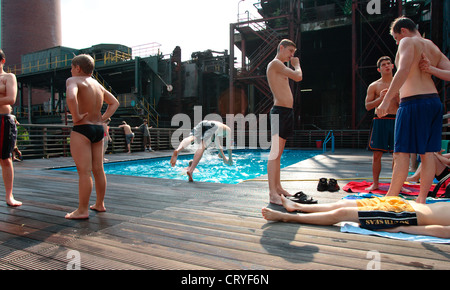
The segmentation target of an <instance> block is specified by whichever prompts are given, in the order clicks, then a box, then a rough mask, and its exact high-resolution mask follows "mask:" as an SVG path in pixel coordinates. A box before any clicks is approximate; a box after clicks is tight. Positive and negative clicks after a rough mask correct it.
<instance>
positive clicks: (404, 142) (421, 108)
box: [394, 94, 443, 154]
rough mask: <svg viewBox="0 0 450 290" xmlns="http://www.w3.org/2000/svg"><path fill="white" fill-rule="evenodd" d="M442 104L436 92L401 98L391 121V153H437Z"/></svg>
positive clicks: (440, 137) (439, 143)
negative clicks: (393, 130)
mask: <svg viewBox="0 0 450 290" xmlns="http://www.w3.org/2000/svg"><path fill="white" fill-rule="evenodd" d="M442 117H443V107H442V103H441V100H440V98H439V95H438V94H425V95H416V96H411V97H405V98H402V99H401V101H400V106H399V108H398V111H397V118H396V122H395V145H394V152H402V153H417V154H425V153H426V152H439V151H440V150H441V140H442Z"/></svg>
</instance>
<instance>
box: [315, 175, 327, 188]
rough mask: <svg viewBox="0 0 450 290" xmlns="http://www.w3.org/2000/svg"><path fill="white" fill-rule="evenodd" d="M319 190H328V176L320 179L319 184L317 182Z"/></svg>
mask: <svg viewBox="0 0 450 290" xmlns="http://www.w3.org/2000/svg"><path fill="white" fill-rule="evenodd" d="M317 190H318V191H326V190H328V182H327V179H326V178H321V179H319V184H317Z"/></svg>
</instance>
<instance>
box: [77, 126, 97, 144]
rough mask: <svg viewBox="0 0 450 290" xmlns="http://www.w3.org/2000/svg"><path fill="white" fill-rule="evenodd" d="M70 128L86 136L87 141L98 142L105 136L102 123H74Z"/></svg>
mask: <svg viewBox="0 0 450 290" xmlns="http://www.w3.org/2000/svg"><path fill="white" fill-rule="evenodd" d="M72 130H73V131H74V132H78V133H80V134H82V135H83V136H85V137H86V138H88V139H89V141H91V143H97V142H100V141H102V140H103V137H104V136H105V131H104V129H103V126H102V125H91V124H84V125H75V126H73V129H72Z"/></svg>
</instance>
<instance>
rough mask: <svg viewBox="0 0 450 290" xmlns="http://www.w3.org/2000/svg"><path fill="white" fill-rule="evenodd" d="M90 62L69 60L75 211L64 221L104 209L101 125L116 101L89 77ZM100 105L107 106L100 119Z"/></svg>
mask: <svg viewBox="0 0 450 290" xmlns="http://www.w3.org/2000/svg"><path fill="white" fill-rule="evenodd" d="M94 65H95V63H94V59H93V58H92V57H91V56H89V55H86V54H82V55H79V56H76V57H75V58H74V59H73V60H72V71H71V72H72V77H71V78H69V79H67V82H66V90H67V92H66V96H67V105H68V107H69V110H70V113H71V114H72V119H73V124H74V126H73V130H72V133H71V134H70V152H71V154H72V157H73V160H74V161H75V165H76V166H77V171H78V177H79V181H78V187H79V189H78V195H79V205H78V209H77V210H75V211H73V212H72V213H68V214H67V215H66V218H67V219H87V218H89V208H90V209H92V210H95V211H99V212H103V211H106V208H105V203H104V201H105V194H106V175H105V171H104V169H103V137H104V131H103V123H104V121H105V120H107V119H108V118H110V117H111V116H112V115H113V114H114V112H115V111H116V110H117V108H118V107H119V102H118V101H117V99H116V98H115V97H114V96H113V95H112V94H111V93H110V92H108V91H107V90H106V89H105V88H104V87H103V86H102V85H100V84H99V83H98V82H97V81H96V80H94V79H93V78H92V77H91V75H92V72H93V71H94ZM103 102H105V103H106V104H108V107H107V108H106V111H105V113H104V114H103V115H102V113H101V109H102V105H103ZM91 172H92V174H93V175H94V178H95V192H96V194H97V200H96V202H95V204H94V205H92V206H91V207H89V198H90V196H91V191H92V186H93V185H92V177H91Z"/></svg>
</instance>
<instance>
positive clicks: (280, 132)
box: [267, 39, 303, 205]
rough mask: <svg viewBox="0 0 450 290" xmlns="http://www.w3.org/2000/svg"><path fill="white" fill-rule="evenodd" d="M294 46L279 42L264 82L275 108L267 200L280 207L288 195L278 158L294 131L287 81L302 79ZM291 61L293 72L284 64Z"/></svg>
mask: <svg viewBox="0 0 450 290" xmlns="http://www.w3.org/2000/svg"><path fill="white" fill-rule="evenodd" d="M296 50H297V47H296V45H295V43H294V42H292V41H291V40H288V39H284V40H282V41H281V42H280V43H279V45H278V49H277V55H276V56H275V58H274V59H273V60H272V61H271V62H270V63H269V65H268V66H267V80H268V82H269V86H270V90H271V91H272V94H273V101H274V106H273V108H272V110H271V111H270V115H271V118H270V119H271V128H272V129H271V131H272V133H271V134H272V144H271V148H270V153H269V160H268V162H267V174H268V181H269V201H270V203H273V204H279V205H281V197H280V196H282V195H285V196H290V194H289V193H288V192H287V191H286V190H284V189H283V187H282V186H281V180H280V161H281V155H282V154H283V151H284V146H285V145H286V139H287V138H288V137H290V136H292V134H293V131H294V109H293V107H294V97H293V95H292V92H291V88H290V86H289V80H290V79H291V80H293V81H296V82H299V81H301V80H302V79H303V72H302V69H301V67H300V60H299V59H298V57H294V53H295V51H296ZM287 62H290V64H291V65H292V67H293V69H291V68H289V67H288V66H286V65H285V63H287Z"/></svg>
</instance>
